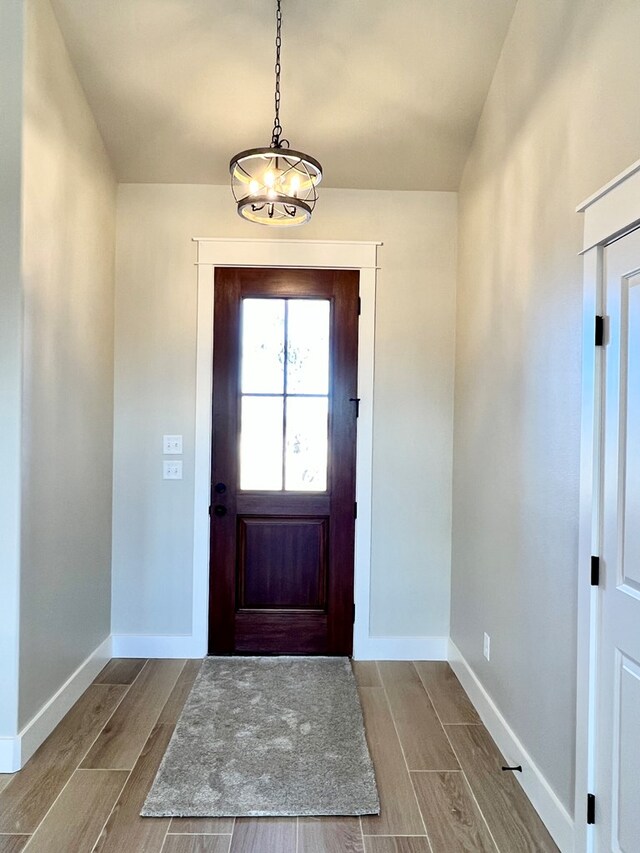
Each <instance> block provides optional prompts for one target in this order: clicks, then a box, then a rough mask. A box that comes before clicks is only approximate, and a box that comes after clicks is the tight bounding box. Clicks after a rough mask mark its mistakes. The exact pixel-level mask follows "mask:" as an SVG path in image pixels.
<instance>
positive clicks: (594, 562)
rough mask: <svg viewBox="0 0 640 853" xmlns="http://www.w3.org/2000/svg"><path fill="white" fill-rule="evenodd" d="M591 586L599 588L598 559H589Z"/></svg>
mask: <svg viewBox="0 0 640 853" xmlns="http://www.w3.org/2000/svg"><path fill="white" fill-rule="evenodd" d="M591 586H600V557H593V556H592V557H591Z"/></svg>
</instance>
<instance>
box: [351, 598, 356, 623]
mask: <svg viewBox="0 0 640 853" xmlns="http://www.w3.org/2000/svg"><path fill="white" fill-rule="evenodd" d="M352 615H353V619H352V620H351V621H352V622H353V624H354V625H355V623H356V603H355V601H354V602H353V614H352Z"/></svg>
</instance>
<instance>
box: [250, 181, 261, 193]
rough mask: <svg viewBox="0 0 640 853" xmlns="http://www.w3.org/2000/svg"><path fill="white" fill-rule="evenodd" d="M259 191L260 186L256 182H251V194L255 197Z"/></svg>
mask: <svg viewBox="0 0 640 853" xmlns="http://www.w3.org/2000/svg"><path fill="white" fill-rule="evenodd" d="M259 189H260V184H259V183H258V182H257V181H256V180H253V181H251V183H250V184H249V192H250V193H251V195H255V194H256V193H257V192H258V190H259Z"/></svg>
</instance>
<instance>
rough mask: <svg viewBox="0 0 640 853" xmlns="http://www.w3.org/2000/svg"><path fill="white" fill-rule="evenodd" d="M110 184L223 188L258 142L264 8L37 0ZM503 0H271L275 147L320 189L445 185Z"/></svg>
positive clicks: (470, 126) (165, 0) (494, 45)
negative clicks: (69, 69) (279, 24)
mask: <svg viewBox="0 0 640 853" xmlns="http://www.w3.org/2000/svg"><path fill="white" fill-rule="evenodd" d="M52 2H53V7H54V9H55V12H56V15H57V17H58V21H59V23H60V26H61V29H62V32H63V35H64V38H65V40H66V42H67V45H68V47H69V51H70V53H71V57H72V60H73V62H74V64H75V67H76V69H77V72H78V75H79V77H80V80H81V82H82V85H83V86H84V89H85V91H86V93H87V97H88V99H89V103H90V105H91V108H92V110H93V112H94V114H95V117H96V120H97V122H98V126H99V128H100V131H101V133H102V136H103V138H104V141H105V144H106V146H107V149H108V151H109V153H110V156H111V158H112V161H113V164H114V167H115V170H116V174H117V176H118V179H119V180H120V181H126V182H129V181H130V182H160V183H213V184H224V183H226V182H227V181H228V177H229V176H228V164H229V159H230V157H231V156H232V155H233V154H234V153H236V152H237V151H239V150H242V149H245V148H252V147H256V146H261V145H268V144H269V142H270V140H271V127H272V124H273V63H274V37H275V0H52ZM515 5H516V0H283V3H282V6H283V18H284V21H283V32H282V37H283V47H282V66H283V71H282V107H281V119H282V124H283V126H284V131H285V133H284V135H285V136H286V137H287V138H288V139H289V140H290V142H291V147H292V148H297V149H298V150H302V151H306V152H307V153H308V154H311V155H312V156H314V157H316V158H317V159H319V160H320V162H321V163H322V165H323V167H324V174H325V182H326V184H327V185H328V186H332V187H352V188H359V189H365V188H367V189H421V190H455V189H457V187H458V183H459V180H460V176H461V172H462V168H463V166H464V162H465V158H466V155H467V152H468V150H469V146H470V145H471V142H472V139H473V135H474V132H475V128H476V125H477V122H478V119H479V116H480V112H481V110H482V106H483V103H484V100H485V97H486V94H487V90H488V88H489V84H490V82H491V78H492V75H493V71H494V69H495V66H496V63H497V61H498V57H499V55H500V50H501V47H502V43H503V41H504V37H505V35H506V31H507V28H508V26H509V22H510V20H511V15H512V13H513V9H514V7H515Z"/></svg>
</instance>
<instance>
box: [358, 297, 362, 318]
mask: <svg viewBox="0 0 640 853" xmlns="http://www.w3.org/2000/svg"><path fill="white" fill-rule="evenodd" d="M361 314H362V298H361V297H360V296H358V317H359V316H360V315H361Z"/></svg>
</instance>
